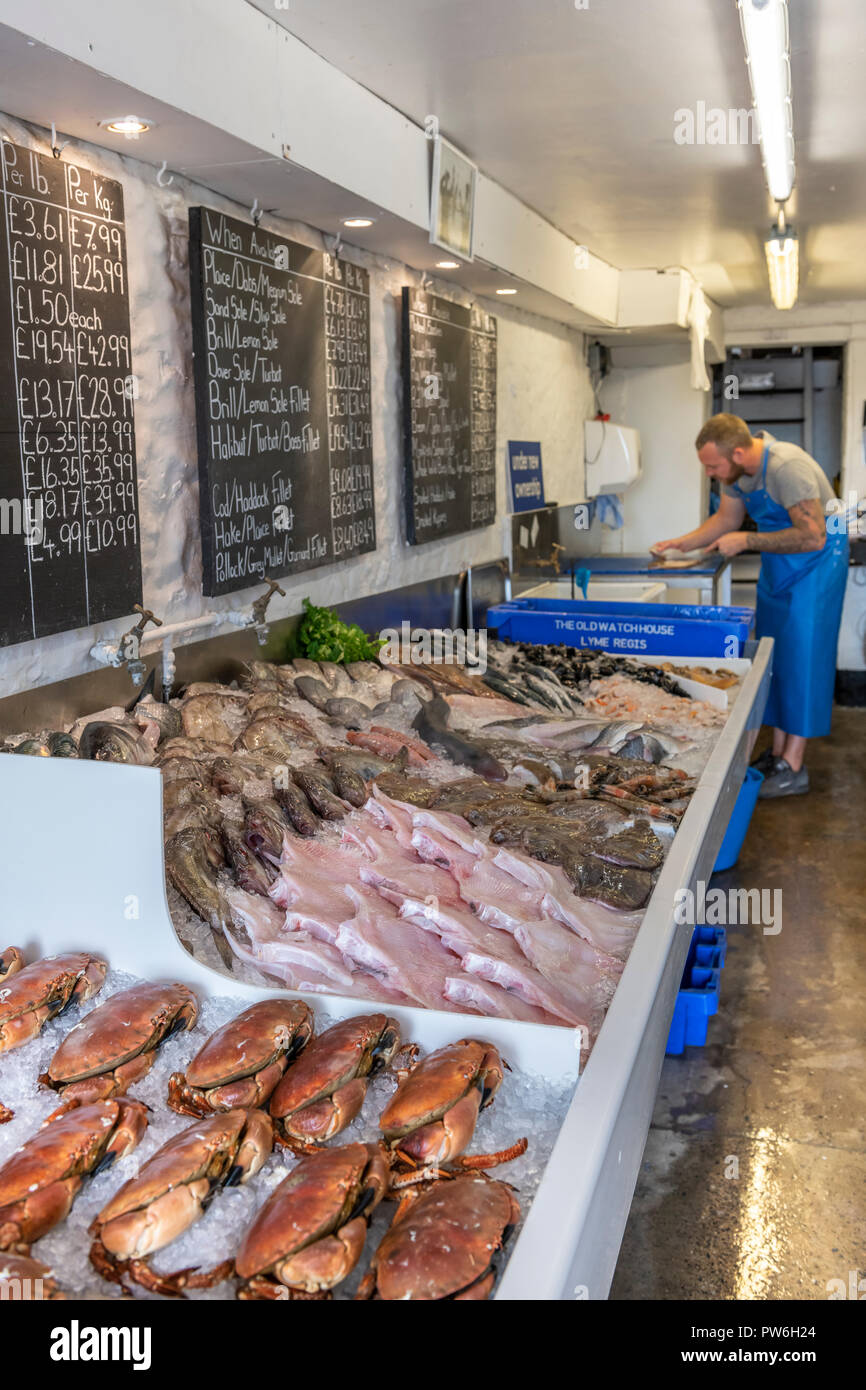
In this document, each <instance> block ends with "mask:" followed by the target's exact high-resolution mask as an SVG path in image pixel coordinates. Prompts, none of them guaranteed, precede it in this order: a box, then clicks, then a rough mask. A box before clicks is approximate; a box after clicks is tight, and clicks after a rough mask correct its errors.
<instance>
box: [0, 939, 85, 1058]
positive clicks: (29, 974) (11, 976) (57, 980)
mask: <svg viewBox="0 0 866 1390" xmlns="http://www.w3.org/2000/svg"><path fill="white" fill-rule="evenodd" d="M13 953H14V954H13ZM19 958H20V959H19ZM3 959H4V961H8V966H7V969H6V973H5V976H4V977H3V984H2V987H0V1052H10V1051H11V1050H12V1048H14V1047H21V1046H22V1044H23V1043H26V1042H29V1041H30V1039H31V1038H35V1037H36V1035H37V1033H39V1032H40V1030H41V1029H42V1028H43V1026H44V1025H45V1024H46V1023H48V1022H49V1020H50V1019H52V1018H57V1016H58V1014H62V1013H63V1011H64V1009H68V1008H70V1006H71V1005H72V1004H83V1003H84V1001H85V1000H86V999H90V998H91V997H92V996H93V995H94V994H96V993H97V991H98V990H100V989H101V988H102V986H103V983H104V981H105V974H106V971H107V970H108V965H107V963H106V962H105V961H104V960H101V959H100V957H99V956H94V955H91V954H90V952H89V951H70V952H69V953H68V954H66V955H62V956H45V957H44V958H43V959H42V960H37V961H34V963H33V965H23V957H22V956H21V953H20V951H18V950H17V948H16V947H14V946H12V947H10V948H9V950H7V951H4V953H3ZM9 966H11V968H9Z"/></svg>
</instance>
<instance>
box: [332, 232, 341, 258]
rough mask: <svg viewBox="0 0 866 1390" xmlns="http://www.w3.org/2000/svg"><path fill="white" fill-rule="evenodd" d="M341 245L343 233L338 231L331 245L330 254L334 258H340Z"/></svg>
mask: <svg viewBox="0 0 866 1390" xmlns="http://www.w3.org/2000/svg"><path fill="white" fill-rule="evenodd" d="M342 245H343V233H342V232H338V233H337V235H336V236H335V237H334V245H333V246H332V247H331V255H332V256H333V257H334V259H335V260H339V258H340V248H341V247H342Z"/></svg>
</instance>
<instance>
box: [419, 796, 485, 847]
mask: <svg viewBox="0 0 866 1390" xmlns="http://www.w3.org/2000/svg"><path fill="white" fill-rule="evenodd" d="M412 824H413V825H414V827H415V829H416V830H434V831H435V832H436V833H437V835H440V836H442V837H443V838H444V839H446V840H451V841H452V842H453V843H454V844H455V845H457V846H458V847H459V848H460V849H462V850H463V851H464V853H465V854H471V855H473V856H474V857H475V858H476V859H483V858H484V857H485V856H490V846H489V844H488V843H487V842H486V840H482V839H479V837H478V834H477V832H476V830H475V828H474V827H473V826H471V825H470V824H469V821H468V820H466V819H465V818H464V817H463V816H456V815H454V813H453V812H452V811H436V810H426V809H424V808H419V809H416V808H414V807H413V813H412Z"/></svg>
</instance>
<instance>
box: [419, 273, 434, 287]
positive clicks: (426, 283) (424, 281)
mask: <svg viewBox="0 0 866 1390" xmlns="http://www.w3.org/2000/svg"><path fill="white" fill-rule="evenodd" d="M432 284H433V279H432V277H431V276H430V275H428V274H427V272H426V270H423V271H422V272H421V288H422V290H426V289H429V287H430V286H431V285H432Z"/></svg>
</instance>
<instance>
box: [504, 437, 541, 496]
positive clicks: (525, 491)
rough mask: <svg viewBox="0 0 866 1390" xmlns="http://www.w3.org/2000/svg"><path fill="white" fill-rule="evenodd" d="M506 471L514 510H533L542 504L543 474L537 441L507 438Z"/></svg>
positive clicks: (539, 446)
mask: <svg viewBox="0 0 866 1390" xmlns="http://www.w3.org/2000/svg"><path fill="white" fill-rule="evenodd" d="M508 473H509V477H510V479H511V502H512V507H513V509H514V511H515V512H533V511H535V509H536V508H537V507H543V506H544V474H543V473H542V470H541V445H540V444H539V443H532V444H530V443H527V442H526V441H525V440H519V439H509V441H508Z"/></svg>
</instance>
